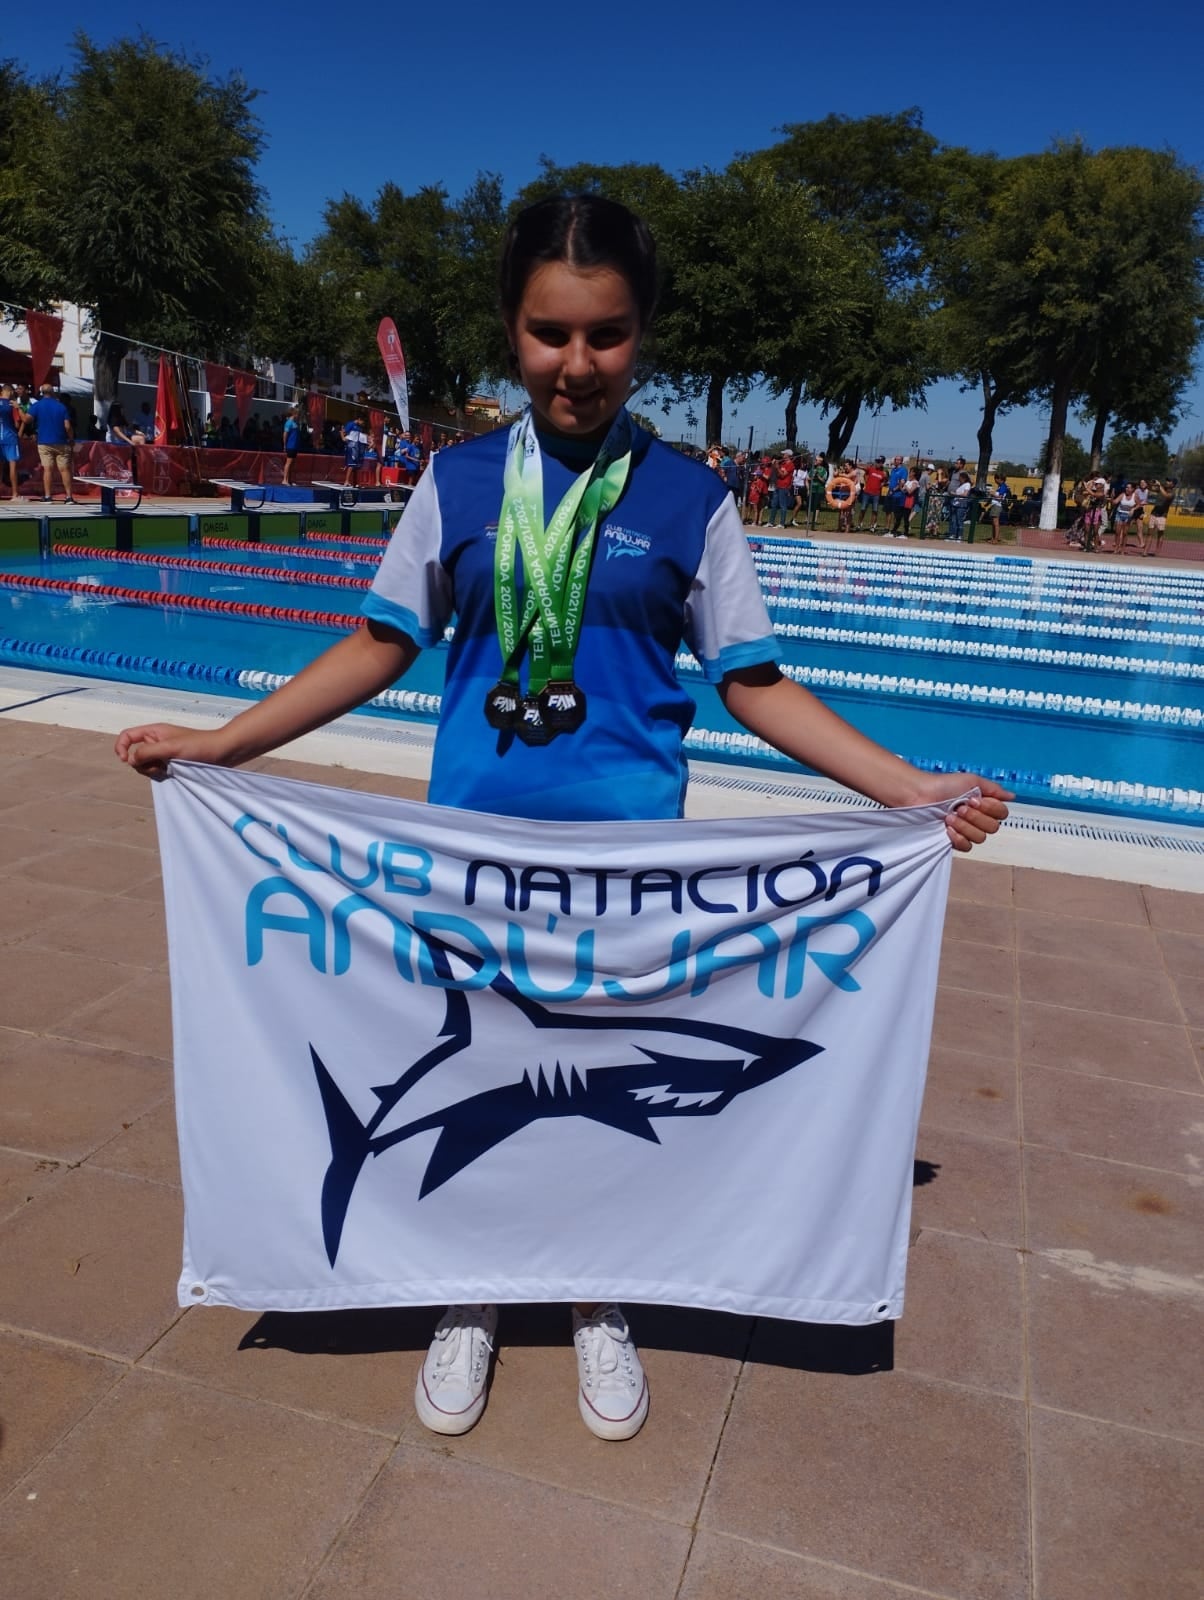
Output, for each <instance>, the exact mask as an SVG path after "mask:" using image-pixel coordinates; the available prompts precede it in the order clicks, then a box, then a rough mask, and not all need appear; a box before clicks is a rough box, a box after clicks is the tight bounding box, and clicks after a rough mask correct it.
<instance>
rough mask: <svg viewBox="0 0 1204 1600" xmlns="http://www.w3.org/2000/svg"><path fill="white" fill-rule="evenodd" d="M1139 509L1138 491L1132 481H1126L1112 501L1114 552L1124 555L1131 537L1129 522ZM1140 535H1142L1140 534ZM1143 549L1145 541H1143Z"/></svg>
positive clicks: (1114, 553)
mask: <svg viewBox="0 0 1204 1600" xmlns="http://www.w3.org/2000/svg"><path fill="white" fill-rule="evenodd" d="M1136 511H1137V491H1136V489H1134V487H1133V485H1132V484H1131V483H1126V484H1125V486H1124V488H1123V489H1122V490H1121V491H1120V493H1119V494H1118V495H1117V496H1116V498H1115V500H1113V502H1112V553H1113V555H1118V556H1120V555H1123V554H1124V551H1125V545H1126V544H1127V542H1128V538H1129V524H1130V522H1132V520H1133V517H1134V515H1135V514H1136ZM1139 537H1140V536H1139ZM1141 547H1142V549H1143V550H1144V548H1145V543H1144V541H1142V546H1141Z"/></svg>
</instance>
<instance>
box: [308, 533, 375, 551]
mask: <svg viewBox="0 0 1204 1600" xmlns="http://www.w3.org/2000/svg"><path fill="white" fill-rule="evenodd" d="M305 537H306V539H307V540H309V539H321V540H323V541H325V542H326V543H329V544H362V545H371V546H372V548H373V549H375V550H383V549H384V548H385V546H386V545H387V544H388V542H389V540H388V538H387V536H385V535H382V534H375V533H327V532H326V530H325V529H324V528H306V530H305Z"/></svg>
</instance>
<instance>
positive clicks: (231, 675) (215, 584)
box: [0, 535, 1204, 823]
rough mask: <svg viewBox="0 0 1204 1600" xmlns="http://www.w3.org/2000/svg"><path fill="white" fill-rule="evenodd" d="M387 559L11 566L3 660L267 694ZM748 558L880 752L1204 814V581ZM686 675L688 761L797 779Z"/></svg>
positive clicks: (256, 556)
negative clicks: (692, 709)
mask: <svg viewBox="0 0 1204 1600" xmlns="http://www.w3.org/2000/svg"><path fill="white" fill-rule="evenodd" d="M383 543H384V541H383V540H379V539H373V538H371V537H367V536H362V535H361V536H358V537H352V538H338V537H333V538H332V537H330V536H329V535H324V536H322V537H321V538H313V539H310V540H307V541H305V542H304V543H302V542H300V541H298V542H296V543H292V544H289V543H278V542H274V543H272V544H270V545H257V544H249V543H246V542H244V541H241V540H234V539H224V538H211V539H204V540H201V541H194V543H193V544H192V545H191V546H189V547H187V548H180V547H178V546H173V547H172V548H171V549H170V550H167V549H153V548H152V549H139V550H136V551H133V552H127V553H121V552H117V551H92V550H89V551H81V550H80V549H79V548H77V547H74V546H70V545H61V546H57V547H55V548H54V550H53V552H52V553H51V554H49V555H48V556H46V557H44V558H37V557H32V556H29V557H19V556H12V555H9V556H8V557H6V559H5V561H4V570H3V572H2V573H0V661H4V662H8V663H10V664H15V665H21V666H45V667H47V668H50V669H56V668H57V669H58V670H62V671H68V672H72V673H76V674H80V673H82V674H85V675H95V676H98V677H107V678H119V679H124V680H127V681H135V682H145V683H154V684H166V685H170V684H179V683H181V682H188V683H190V684H192V685H193V686H195V687H201V688H204V687H210V688H212V689H213V690H215V691H218V692H221V693H225V694H230V693H234V694H238V695H242V696H245V697H248V698H249V697H253V696H257V695H261V694H263V693H265V692H266V691H267V690H268V689H270V688H271V687H274V686H275V685H276V684H277V683H278V682H280V681H281V680H282V679H283V678H284V677H287V676H288V675H290V674H292V673H294V672H296V671H298V670H299V669H300V668H301V667H302V666H303V665H304V664H305V663H306V662H307V661H308V660H310V659H311V658H312V657H313V656H314V655H315V654H316V653H317V652H318V651H319V650H321V649H322V648H324V647H325V645H327V644H328V643H330V641H331V639H332V638H334V637H335V636H336V635H337V633H338V632H340V631H342V630H344V629H346V628H347V627H350V626H352V625H353V621H354V618H355V615H356V613H357V611H358V608H359V604H360V600H361V598H362V595H363V592H364V591H365V590H366V588H367V586H368V584H369V582H370V580H371V574H372V571H373V568H374V566H375V564H376V562H377V560H378V559H379V555H380V551H381V549H382V548H383ZM751 547H752V549H753V554H754V559H755V561H756V563H757V567H758V571H759V573H760V576H761V580H762V584H763V587H764V589H765V593H766V599H767V602H768V604H769V608H770V613H771V616H772V617H773V620H774V624H775V627H776V628H777V631H778V634H779V636H780V638H781V641H782V648H783V655H784V663H783V666H784V670H785V671H786V672H788V673H789V674H790V675H791V676H792V677H794V678H795V679H796V680H797V681H799V682H802V683H805V684H807V685H808V686H809V687H810V688H812V689H813V690H814V691H815V692H816V693H817V694H818V695H820V696H821V698H823V699H824V700H826V701H827V702H829V703H830V704H832V705H833V706H834V707H835V709H837V710H838V711H839V712H840V713H841V715H842V716H844V717H846V718H848V720H849V721H851V722H853V723H854V724H855V725H856V726H857V727H859V728H861V729H862V730H863V731H864V732H865V733H867V734H869V735H870V736H871V737H872V738H875V739H878V740H880V741H881V742H882V743H884V744H886V745H887V746H889V747H890V748H891V749H893V750H896V751H898V752H899V753H900V754H902V755H905V756H907V757H908V759H910V760H913V761H915V762H916V763H917V764H918V765H921V766H924V767H928V768H936V769H956V768H959V767H967V768H970V769H972V770H976V771H980V772H983V773H984V774H987V775H989V776H993V777H998V778H999V779H1000V780H1001V781H1003V782H1005V783H1007V784H1008V785H1009V786H1010V787H1012V788H1014V789H1015V790H1016V791H1017V793H1018V795H1019V796H1020V797H1021V798H1022V799H1025V800H1028V801H1031V802H1036V803H1043V804H1054V805H1073V806H1076V807H1079V808H1087V809H1093V810H1100V811H1104V812H1110V813H1113V814H1121V815H1124V816H1129V817H1151V818H1162V819H1164V820H1171V821H1183V822H1196V823H1198V822H1199V821H1200V820H1201V818H1202V817H1204V737H1202V734H1204V580H1202V579H1199V578H1196V577H1194V576H1191V575H1188V576H1184V575H1181V574H1179V573H1176V572H1173V571H1170V570H1169V569H1165V568H1161V567H1157V566H1151V567H1149V568H1145V569H1140V568H1122V567H1120V566H1106V565H1102V564H1101V565H1096V566H1084V565H1082V564H1076V565H1071V564H1070V563H1066V562H1061V563H1059V562H1057V561H1053V560H1045V561H1041V560H1030V559H1026V558H1021V557H1015V556H998V557H994V558H983V557H981V556H976V555H971V554H969V553H968V552H960V553H958V552H954V551H952V550H949V549H941V548H940V547H933V546H926V547H924V548H921V549H901V548H899V547H897V546H896V547H891V548H884V549H879V548H877V547H873V546H851V545H841V544H838V543H835V542H827V541H793V540H774V539H765V538H757V539H755V540H753V541H751ZM444 656H445V652H444V651H443V650H435V651H428V652H424V654H423V655H422V656H420V657H419V660H418V661H417V663H416V664H415V666H414V668H413V669H412V670H411V672H410V674H409V675H408V676H407V678H406V680H405V684H404V687H401V688H398V689H393V690H390V691H388V692H387V693H386V694H384V695H381V696H379V697H378V699H377V701H376V702H374V704H373V707H372V708H371V709H372V711H373V712H374V713H375V714H377V715H384V716H394V717H396V716H399V715H400V716H403V717H408V718H417V719H421V720H427V721H429V720H432V719H434V718H435V717H437V715H438V709H439V697H440V694H441V690H442V682H443V668H444ZM677 665H678V671H679V675H680V677H681V679H682V681H683V683H684V684H685V685H686V686H687V687H688V689H689V690H690V692H691V693H692V694H693V696H694V698H695V700H696V702H697V705H698V717H697V720H696V724H695V727H694V729H693V731H692V733H691V735H690V737H689V741H688V748H689V749H690V750H691V751H692V752H693V753H695V754H698V755H704V756H706V757H707V758H708V759H717V760H723V761H733V762H738V763H740V764H742V765H754V766H758V765H759V766H774V767H778V768H780V767H782V766H785V765H789V764H788V763H786V762H785V761H784V758H782V757H779V756H778V755H777V754H776V752H774V751H772V750H770V749H769V748H768V747H766V746H764V745H762V744H761V743H760V742H759V741H758V740H756V739H755V738H754V737H753V736H752V735H750V734H748V733H746V732H744V731H743V730H742V729H741V728H739V726H738V725H737V724H736V723H734V722H733V721H732V720H731V719H730V718H729V717H728V716H727V714H726V712H725V711H724V709H723V706H722V704H721V703H720V701H719V698H718V695H717V694H716V693H715V691H714V690H713V689H712V688H711V687H710V686H709V685H707V684H705V683H704V682H703V680H702V678H701V675H700V674H699V671H698V667H697V663H696V662H695V661H694V660H693V658H692V657H691V656H690V655H689V654H688V652H686V651H684V649H683V651H682V652H681V654H680V655H679V658H678V663H677Z"/></svg>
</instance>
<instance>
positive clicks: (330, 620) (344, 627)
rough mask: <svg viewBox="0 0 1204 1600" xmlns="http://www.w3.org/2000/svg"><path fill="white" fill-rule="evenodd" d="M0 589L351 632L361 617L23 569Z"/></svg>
mask: <svg viewBox="0 0 1204 1600" xmlns="http://www.w3.org/2000/svg"><path fill="white" fill-rule="evenodd" d="M0 588H4V589H36V590H40V591H41V592H42V593H46V592H49V593H51V594H76V595H93V596H102V597H103V598H105V599H107V600H124V601H125V602H127V603H128V604H129V605H135V606H153V607H158V608H159V609H163V610H169V611H204V612H208V613H210V614H215V615H219V616H225V617H254V618H255V619H256V620H257V621H259V622H301V623H305V624H306V625H307V626H310V627H317V628H333V629H335V630H338V631H347V632H352V631H354V630H355V629H356V628H358V627H359V626H360V625H361V623H362V622H363V618H362V617H360V616H344V615H340V614H339V613H338V612H334V611H304V610H301V609H300V608H299V607H297V606H265V605H254V604H251V603H249V602H246V601H240V600H214V599H212V598H211V597H210V596H208V595H199V594H163V593H162V592H161V591H157V590H153V589H125V588H122V587H120V586H118V585H117V584H108V583H82V582H76V581H75V580H74V579H71V578H37V577H33V576H31V575H29V574H27V573H22V572H0Z"/></svg>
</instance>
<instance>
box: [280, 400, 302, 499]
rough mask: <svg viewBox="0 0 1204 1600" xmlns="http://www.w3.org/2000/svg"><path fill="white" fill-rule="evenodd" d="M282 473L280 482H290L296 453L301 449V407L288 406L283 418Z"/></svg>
mask: <svg viewBox="0 0 1204 1600" xmlns="http://www.w3.org/2000/svg"><path fill="white" fill-rule="evenodd" d="M283 444H284V474H283V476H282V477H281V479H280V481H281V483H286V484H291V483H292V481H293V471H294V469H295V467H296V465H297V453H298V451H299V450H300V449H301V407H300V406H290V407H289V409H288V415H287V416H286V417H285V419H284V435H283Z"/></svg>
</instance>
